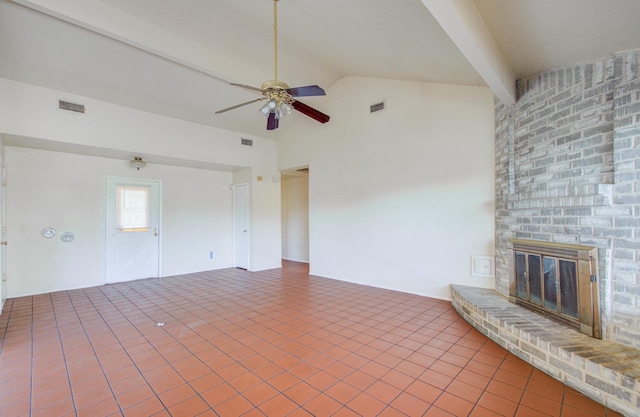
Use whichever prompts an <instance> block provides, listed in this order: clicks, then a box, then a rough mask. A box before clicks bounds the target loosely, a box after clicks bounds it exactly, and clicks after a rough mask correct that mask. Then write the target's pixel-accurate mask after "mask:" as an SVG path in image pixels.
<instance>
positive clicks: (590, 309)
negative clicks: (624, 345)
mask: <svg viewBox="0 0 640 417" xmlns="http://www.w3.org/2000/svg"><path fill="white" fill-rule="evenodd" d="M509 243H510V246H511V250H512V252H513V256H512V260H513V268H512V274H511V282H510V286H509V300H510V301H511V302H512V303H515V304H517V305H520V306H522V307H525V308H527V309H529V310H532V311H534V312H536V313H539V314H541V315H544V316H545V317H547V318H549V319H551V320H554V321H557V322H559V323H562V324H564V325H566V326H568V327H571V328H573V329H576V330H578V331H580V332H582V333H585V334H587V335H589V336H592V337H595V338H598V339H600V338H602V334H601V328H600V308H599V301H598V298H599V297H598V284H597V270H598V265H597V259H598V257H597V248H594V247H590V246H583V245H570V244H560V243H553V242H543V241H535V240H524V239H510V240H509Z"/></svg>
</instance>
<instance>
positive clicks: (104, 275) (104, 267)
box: [101, 175, 164, 285]
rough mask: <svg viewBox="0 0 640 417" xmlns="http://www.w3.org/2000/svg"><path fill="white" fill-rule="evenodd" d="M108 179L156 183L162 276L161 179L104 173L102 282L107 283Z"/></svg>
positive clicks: (159, 259) (160, 275)
mask: <svg viewBox="0 0 640 417" xmlns="http://www.w3.org/2000/svg"><path fill="white" fill-rule="evenodd" d="M109 181H116V182H117V181H123V182H131V183H141V184H145V185H149V184H157V185H158V231H159V235H158V239H157V242H158V278H160V277H162V238H163V234H164V233H163V227H162V181H161V180H158V179H151V178H135V177H121V176H115V175H105V176H104V181H103V182H102V187H103V190H102V197H103V199H104V201H103V204H102V228H101V229H102V245H103V247H102V259H103V262H102V282H103V283H104V284H105V285H106V284H107V203H108V198H107V183H108V182H109Z"/></svg>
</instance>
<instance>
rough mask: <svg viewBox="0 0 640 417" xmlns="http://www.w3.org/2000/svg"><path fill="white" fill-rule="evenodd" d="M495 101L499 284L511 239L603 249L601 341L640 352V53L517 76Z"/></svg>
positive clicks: (505, 287) (505, 281) (504, 281)
mask: <svg viewBox="0 0 640 417" xmlns="http://www.w3.org/2000/svg"><path fill="white" fill-rule="evenodd" d="M517 91H518V101H517V103H516V104H515V105H513V106H505V105H503V104H502V103H500V102H498V101H496V104H495V109H496V290H497V291H498V292H499V293H501V294H503V295H505V296H508V294H509V279H510V275H511V269H512V260H511V253H510V251H509V250H508V248H507V239H509V238H522V239H534V240H541V241H548V242H560V243H572V244H581V245H588V246H595V247H597V248H598V265H599V271H598V285H599V291H600V309H601V315H602V325H603V338H604V339H608V340H612V341H615V342H618V343H622V344H625V345H628V346H632V347H635V348H640V50H635V51H627V52H621V53H618V54H615V55H614V56H610V57H605V58H602V59H599V60H595V61H590V62H585V63H579V64H575V65H572V66H570V67H566V68H561V69H555V70H550V71H547V72H544V73H541V74H536V75H534V76H531V77H526V78H523V79H521V80H519V81H518V86H517Z"/></svg>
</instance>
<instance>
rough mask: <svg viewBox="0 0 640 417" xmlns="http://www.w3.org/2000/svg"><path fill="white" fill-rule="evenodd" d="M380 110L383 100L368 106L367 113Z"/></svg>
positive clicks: (382, 108)
mask: <svg viewBox="0 0 640 417" xmlns="http://www.w3.org/2000/svg"><path fill="white" fill-rule="evenodd" d="M382 110H384V101H381V102H380V103H376V104H372V105H371V106H369V113H375V112H377V111H382Z"/></svg>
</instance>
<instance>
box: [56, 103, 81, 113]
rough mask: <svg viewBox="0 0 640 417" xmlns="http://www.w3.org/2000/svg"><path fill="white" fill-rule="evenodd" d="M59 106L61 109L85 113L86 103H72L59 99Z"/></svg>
mask: <svg viewBox="0 0 640 417" xmlns="http://www.w3.org/2000/svg"><path fill="white" fill-rule="evenodd" d="M58 108H59V109H60V110H67V111H73V112H76V113H84V104H78V103H72V102H70V101H64V100H58Z"/></svg>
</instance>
